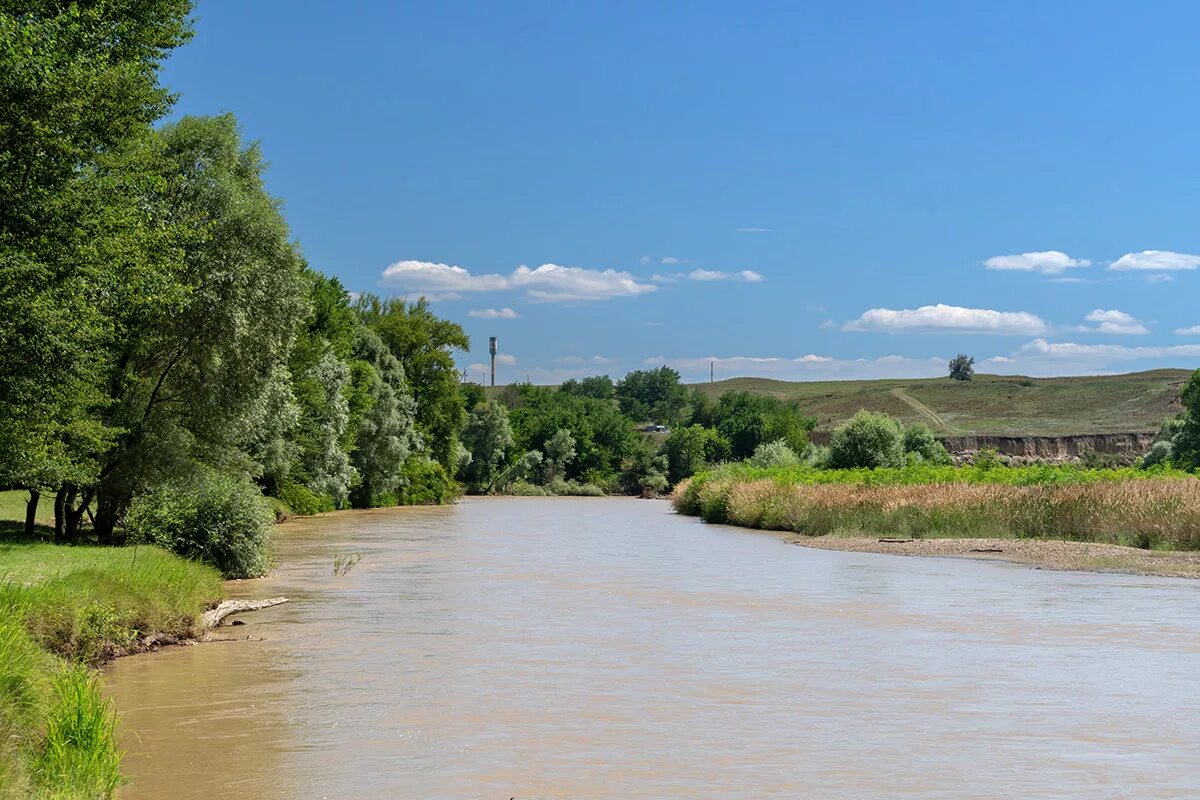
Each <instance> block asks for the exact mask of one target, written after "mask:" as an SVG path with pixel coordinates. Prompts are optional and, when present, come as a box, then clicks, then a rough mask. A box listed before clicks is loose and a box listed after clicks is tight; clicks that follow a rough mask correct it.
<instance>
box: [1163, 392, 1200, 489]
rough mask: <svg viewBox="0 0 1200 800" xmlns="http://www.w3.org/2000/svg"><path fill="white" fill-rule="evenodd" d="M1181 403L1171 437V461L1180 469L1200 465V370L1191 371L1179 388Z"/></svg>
mask: <svg viewBox="0 0 1200 800" xmlns="http://www.w3.org/2000/svg"><path fill="white" fill-rule="evenodd" d="M1179 400H1180V402H1182V403H1183V409H1184V410H1183V412H1182V413H1180V415H1179V417H1178V419H1179V420H1180V421H1179V422H1176V423H1175V425H1174V426H1172V427H1176V428H1177V430H1176V431H1175V433H1174V436H1173V437H1172V439H1171V453H1170V457H1171V462H1172V463H1173V464H1174V465H1175V466H1177V467H1181V468H1182V469H1191V470H1194V469H1196V468H1197V467H1200V370H1196V371H1195V372H1193V373H1192V376H1191V377H1190V378H1188V381H1187V383H1185V384H1184V385H1183V388H1182V389H1180V390H1179Z"/></svg>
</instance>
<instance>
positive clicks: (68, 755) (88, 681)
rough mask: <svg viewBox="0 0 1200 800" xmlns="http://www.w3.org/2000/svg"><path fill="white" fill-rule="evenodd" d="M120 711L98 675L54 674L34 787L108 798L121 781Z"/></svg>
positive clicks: (80, 670)
mask: <svg viewBox="0 0 1200 800" xmlns="http://www.w3.org/2000/svg"><path fill="white" fill-rule="evenodd" d="M116 728H117V713H116V710H115V709H114V708H113V704H112V701H111V700H108V699H107V698H105V697H104V695H103V693H102V691H101V688H100V680H99V678H98V676H97V675H95V674H94V673H92V672H91V671H90V670H88V669H86V668H85V667H80V666H68V667H63V668H62V669H60V670H59V671H58V674H56V675H55V676H54V697H53V700H52V701H51V709H50V713H49V715H48V718H47V720H46V736H45V739H44V742H43V743H42V745H41V750H40V752H39V753H38V755H37V757H36V758H35V759H34V760H33V764H32V770H31V771H32V773H33V776H34V783H35V784H41V785H42V786H44V787H47V788H49V787H53V791H54V792H55V793H56V794H60V793H61V794H68V796H70V795H75V796H79V797H110V796H111V795H112V794H113V792H115V791H116V789H117V786H118V785H120V783H121V751H120V750H119V749H118V747H117V734H116Z"/></svg>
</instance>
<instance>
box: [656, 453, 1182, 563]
mask: <svg viewBox="0 0 1200 800" xmlns="http://www.w3.org/2000/svg"><path fill="white" fill-rule="evenodd" d="M1050 469H1053V468H1050ZM828 472H836V471H832V470H831V471H827V473H828ZM892 472H893V473H902V472H903V470H894V471H892ZM959 472H960V473H961V472H964V471H963V470H960V471H959ZM997 472H999V471H997ZM1019 472H1020V471H1019V470H1012V471H1009V472H1008V473H1007V474H998V475H996V476H995V477H996V478H998V479H999V480H993V481H986V480H978V478H979V477H981V476H969V477H972V478H976V480H970V479H959V480H945V481H941V482H936V481H933V482H927V483H921V482H913V481H909V482H903V481H900V480H896V478H898V477H900V476H897V475H891V476H885V477H890V478H892V480H880V481H869V480H864V479H863V476H860V475H845V474H843V475H841V476H836V475H835V476H830V477H832V478H834V480H828V481H824V482H818V481H815V480H812V481H806V480H803V479H801V480H795V479H794V478H795V477H796V473H791V474H789V473H787V472H784V473H783V474H772V475H763V474H755V473H754V472H752V471H746V470H736V469H733V470H730V469H726V470H715V471H713V472H709V473H702V474H701V475H698V476H696V477H695V478H693V479H692V480H691V481H688V482H684V483H681V484H680V485H679V486H678V487H676V490H675V492H674V494H673V495H672V502H673V503H674V505H675V508H676V509H677V510H678V511H679V512H680V513H683V514H692V515H697V516H700V517H701V518H703V519H704V520H705V521H707V522H714V523H727V524H731V525H740V526H744V527H750V528H763V529H769V530H783V531H792V532H795V533H801V534H805V535H810V536H855V535H869V536H875V535H889V536H891V535H898V536H909V537H913V538H947V537H950V538H1047V539H1066V540H1073V541H1084V542H1104V543H1110V544H1121V545H1127V546H1133V547H1141V548H1147V549H1156V550H1200V481H1198V480H1196V479H1195V478H1193V477H1181V476H1179V475H1177V474H1175V473H1166V474H1159V475H1152V476H1147V475H1145V474H1144V473H1139V474H1138V475H1137V477H1131V476H1128V475H1125V474H1123V473H1124V471H1123V470H1107V471H1105V470H1090V471H1089V470H1075V471H1067V472H1065V473H1063V474H1059V475H1057V476H1051V475H1050V474H1049V473H1041V474H1040V475H1039V476H1040V477H1041V478H1043V480H1041V481H1040V482H1033V481H1024V482H1023V481H1021V480H1017V478H1019V477H1021V476H1020V475H1019V474H1016V473H1019ZM1102 473H1108V474H1102ZM939 474H941V473H939ZM1117 476H1120V477H1117ZM807 477H809V475H808V474H807V473H805V474H803V475H801V478H807ZM909 477H912V476H909ZM1024 477H1026V478H1028V477H1029V475H1028V473H1026V474H1025V476H1024ZM837 478H841V480H840V481H839V480H836V479H837Z"/></svg>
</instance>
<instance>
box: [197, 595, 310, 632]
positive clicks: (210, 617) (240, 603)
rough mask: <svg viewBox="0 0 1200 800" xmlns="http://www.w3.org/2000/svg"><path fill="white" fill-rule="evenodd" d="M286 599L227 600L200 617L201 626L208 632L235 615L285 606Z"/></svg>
mask: <svg viewBox="0 0 1200 800" xmlns="http://www.w3.org/2000/svg"><path fill="white" fill-rule="evenodd" d="M287 601H288V599H287V598H286V597H272V598H271V599H270V600H226V601H224V602H223V603H221V604H220V605H219V606H217V607H216V608H214V609H212V610H211V611H205V612H204V614H202V615H201V617H200V623H201V625H202V626H203V627H204V628H205V629H206V630H207V629H209V628H215V627H217V626H218V625H220V624H221V622H222V620H224V619H225V618H226V617H228V616H231V615H233V614H244V613H246V612H247V611H258V610H260V609H264V608H270V607H271V606H278V605H283V604H284V603H286V602H287Z"/></svg>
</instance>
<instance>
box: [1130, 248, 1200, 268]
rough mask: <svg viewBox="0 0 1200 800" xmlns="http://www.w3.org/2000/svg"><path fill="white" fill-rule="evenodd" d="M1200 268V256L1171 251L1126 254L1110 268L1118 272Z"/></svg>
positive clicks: (1146, 251)
mask: <svg viewBox="0 0 1200 800" xmlns="http://www.w3.org/2000/svg"><path fill="white" fill-rule="evenodd" d="M1197 267H1200V256H1193V255H1189V254H1187V253H1173V252H1171V251H1170V250H1143V251H1142V252H1140V253H1126V254H1125V255H1123V256H1121V257H1120V258H1118V259H1117V260H1116V261H1114V262H1113V263H1112V264H1110V265H1109V266H1108V268H1109V269H1116V270H1151V271H1173V270H1181V269H1196V268H1197Z"/></svg>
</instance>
